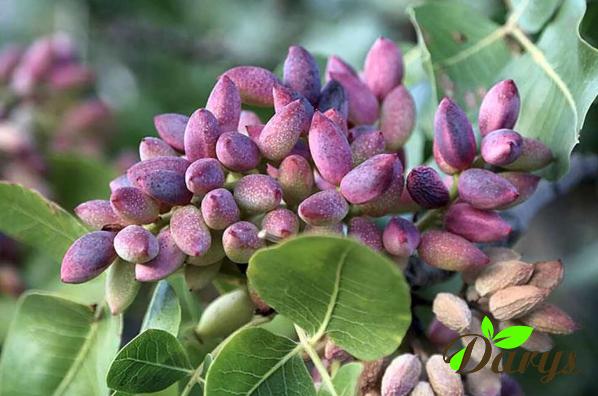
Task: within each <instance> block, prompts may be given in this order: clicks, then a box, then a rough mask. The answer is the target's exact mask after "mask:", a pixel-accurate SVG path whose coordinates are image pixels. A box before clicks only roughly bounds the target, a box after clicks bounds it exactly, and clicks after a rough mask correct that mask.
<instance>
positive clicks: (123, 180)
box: [110, 174, 133, 192]
mask: <svg viewBox="0 0 598 396" xmlns="http://www.w3.org/2000/svg"><path fill="white" fill-rule="evenodd" d="M122 187H133V184H132V183H131V182H130V181H129V178H128V177H127V175H126V174H125V175H120V176H118V177H116V178H115V179H113V180H111V181H110V192H114V191H115V190H118V189H119V188H122Z"/></svg>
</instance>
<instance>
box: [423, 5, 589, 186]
mask: <svg viewBox="0 0 598 396" xmlns="http://www.w3.org/2000/svg"><path fill="white" fill-rule="evenodd" d="M537 1H539V0H535V1H533V2H531V3H529V4H530V5H529V6H530V7H536V6H537V7H542V9H543V10H544V7H546V10H548V7H549V5H548V4H546V5H543V6H539V5H538V4H537ZM526 10H527V7H523V6H521V7H518V8H516V9H515V11H514V12H513V13H512V14H511V16H510V17H509V18H508V21H507V23H506V24H505V25H503V26H499V25H497V24H495V23H494V22H492V21H490V20H489V19H487V18H485V17H484V16H482V15H480V14H478V13H476V12H475V11H474V10H473V9H471V8H469V7H467V6H464V5H462V4H459V2H430V3H427V4H425V5H423V6H420V7H416V8H414V9H413V10H412V11H411V17H412V20H413V22H414V23H415V24H416V28H417V29H418V31H419V33H420V34H419V40H418V41H419V45H420V48H422V50H423V49H424V48H425V49H427V50H429V52H430V55H431V62H432V64H433V69H434V74H435V80H436V86H437V90H438V91H439V92H438V95H439V96H443V95H450V96H452V97H454V98H455V99H456V100H457V102H458V103H459V104H460V105H461V106H463V108H464V109H465V110H466V111H467V112H468V114H469V115H470V116H471V117H472V119H474V118H475V116H476V115H477V109H478V106H479V104H480V102H481V99H482V97H483V94H484V92H485V91H486V90H487V89H489V88H490V87H491V86H492V85H493V84H494V83H496V82H497V81H499V80H501V79H505V78H510V79H513V80H515V82H516V83H517V86H518V88H519V93H520V96H521V100H522V104H521V112H520V116H519V119H518V122H517V124H516V126H515V129H516V130H517V131H518V132H520V133H521V134H522V135H524V136H526V137H531V138H536V139H539V140H541V141H543V142H544V143H545V144H547V145H548V146H549V147H550V148H551V149H552V151H553V153H554V154H555V162H554V163H553V164H552V165H550V166H549V167H548V168H547V169H546V170H545V171H543V172H544V174H545V176H547V177H549V178H558V177H561V176H562V175H563V174H565V173H566V171H567V169H568V167H569V156H570V154H571V150H572V149H573V147H574V146H575V145H576V144H577V141H578V135H579V131H580V129H581V127H582V126H583V122H584V119H585V117H586V114H587V112H588V109H589V107H590V105H591V104H592V102H593V100H594V99H595V98H596V95H597V94H598V52H597V51H596V49H595V48H593V47H591V46H590V45H589V44H588V43H587V42H585V41H584V40H583V39H582V38H581V36H580V34H579V25H580V22H581V19H582V18H583V15H584V13H585V10H586V3H585V1H583V0H568V1H565V2H563V3H562V5H561V7H560V8H559V9H558V10H557V11H556V14H555V17H554V18H553V19H552V20H551V22H550V23H548V24H547V25H546V27H545V29H544V30H543V32H542V33H541V34H540V36H539V39H538V40H537V41H536V42H533V41H532V40H531V39H530V38H528V37H527V36H526V35H525V34H524V33H523V31H522V30H521V28H520V27H519V26H518V23H523V22H522V20H521V18H522V17H525V16H526V15H530V14H529V13H528V12H527V11H526ZM546 14H548V11H547V12H546ZM543 19H546V17H544V18H543ZM463 21H467V23H463ZM524 21H525V20H524ZM507 39H511V40H514V41H515V42H516V43H517V44H518V45H519V46H520V47H521V49H522V51H523V53H522V54H519V52H510V51H509V49H508V46H507ZM563 59H567V61H566V62H564V61H563Z"/></svg>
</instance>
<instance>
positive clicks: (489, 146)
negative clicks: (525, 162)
mask: <svg viewBox="0 0 598 396" xmlns="http://www.w3.org/2000/svg"><path fill="white" fill-rule="evenodd" d="M522 147H523V138H522V137H521V135H520V134H518V133H517V132H515V131H512V130H510V129H497V130H496V131H492V132H490V133H488V134H487V135H486V136H484V138H483V139H482V145H481V153H482V158H484V161H486V162H487V163H488V164H490V165H496V166H504V165H508V164H511V163H513V161H515V160H516V159H517V158H519V156H520V155H521V151H522Z"/></svg>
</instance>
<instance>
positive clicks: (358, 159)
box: [351, 129, 386, 166]
mask: <svg viewBox="0 0 598 396" xmlns="http://www.w3.org/2000/svg"><path fill="white" fill-rule="evenodd" d="M385 151H386V143H385V142H384V135H383V134H382V132H380V131H378V130H375V129H374V130H372V131H368V132H364V133H361V134H359V135H357V137H355V139H353V142H352V143H351V152H352V153H353V165H354V166H358V165H359V164H361V163H363V162H364V161H366V160H367V159H369V158H371V157H373V156H375V155H378V154H383V153H384V152H385Z"/></svg>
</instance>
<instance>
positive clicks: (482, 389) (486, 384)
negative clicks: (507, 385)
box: [466, 368, 501, 396]
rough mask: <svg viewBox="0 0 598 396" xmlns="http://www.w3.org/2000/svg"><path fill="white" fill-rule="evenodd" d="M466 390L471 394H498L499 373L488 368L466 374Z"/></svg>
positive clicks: (491, 395)
mask: <svg viewBox="0 0 598 396" xmlns="http://www.w3.org/2000/svg"><path fill="white" fill-rule="evenodd" d="M466 379H467V381H466V385H467V386H466V387H467V392H468V394H469V395H471V396H500V395H501V393H500V374H497V373H495V372H493V371H492V370H490V369H488V368H483V369H481V370H479V371H474V372H472V373H469V374H467V376H466Z"/></svg>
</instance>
